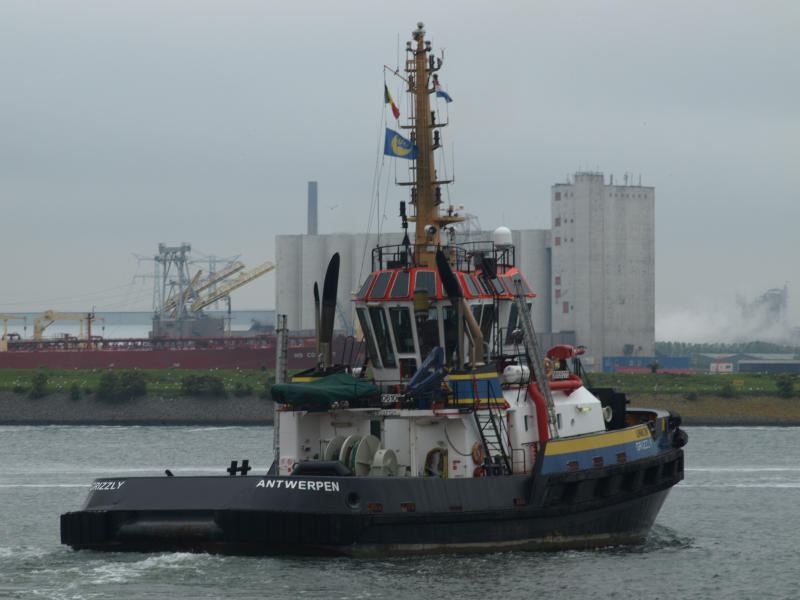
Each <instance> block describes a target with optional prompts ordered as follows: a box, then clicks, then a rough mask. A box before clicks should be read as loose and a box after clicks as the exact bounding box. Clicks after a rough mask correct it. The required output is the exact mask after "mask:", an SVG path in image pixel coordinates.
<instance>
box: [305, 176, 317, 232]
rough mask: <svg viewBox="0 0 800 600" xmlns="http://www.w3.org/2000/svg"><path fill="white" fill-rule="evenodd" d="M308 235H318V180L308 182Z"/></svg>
mask: <svg viewBox="0 0 800 600" xmlns="http://www.w3.org/2000/svg"><path fill="white" fill-rule="evenodd" d="M307 233H308V235H317V182H316V181H309V182H308V232H307Z"/></svg>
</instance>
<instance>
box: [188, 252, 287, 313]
mask: <svg viewBox="0 0 800 600" xmlns="http://www.w3.org/2000/svg"><path fill="white" fill-rule="evenodd" d="M274 268H275V265H274V264H273V263H271V262H269V261H267V262H265V263H262V264H260V265H258V266H257V267H255V268H253V269H250V270H249V271H241V272H240V273H239V274H238V275H237V276H236V278H235V279H231V280H230V281H227V282H225V283H223V284H222V285H220V286H219V287H218V288H217V289H216V290H214V291H212V292H209V293H208V294H205V295H203V296H200V297H198V298H197V299H196V300H195V301H194V303H193V304H192V312H197V311H198V310H200V309H201V308H203V307H204V306H208V305H209V304H212V303H213V302H216V301H217V300H219V299H220V298H224V297H225V296H227V295H228V294H230V293H231V292H232V291H233V290H235V289H237V288H240V287H242V286H243V285H244V284H246V283H250V282H251V281H253V280H254V279H256V278H258V277H261V276H262V275H264V274H265V273H269V272H270V271H272V270H273V269H274Z"/></svg>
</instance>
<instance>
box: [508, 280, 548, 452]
mask: <svg viewBox="0 0 800 600" xmlns="http://www.w3.org/2000/svg"><path fill="white" fill-rule="evenodd" d="M514 304H516V305H517V311H518V312H519V316H520V321H521V322H522V331H523V332H524V334H525V338H524V342H525V354H527V356H528V364H529V365H530V367H531V370H532V371H533V375H534V377H535V379H536V386H537V387H538V388H539V393H540V394H541V395H542V398H544V402H545V406H546V407H547V427H548V431H549V432H550V439H554V438H557V437H558V427H557V425H556V407H555V404H554V403H553V395H552V394H551V393H550V385H549V384H548V383H547V378H546V377H545V374H544V368H543V367H542V351H541V349H540V348H539V341H538V340H537V339H536V332H535V331H534V329H533V321H532V320H531V313H530V311H529V310H528V305H527V303H526V302H525V296H524V294H523V293H522V282H521V281H520V280H519V279H517V280H515V281H514Z"/></svg>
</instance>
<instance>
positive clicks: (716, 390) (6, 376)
mask: <svg viewBox="0 0 800 600" xmlns="http://www.w3.org/2000/svg"><path fill="white" fill-rule="evenodd" d="M115 373H123V372H115ZM129 373H130V372H129ZM133 373H134V374H135V375H136V379H137V380H139V381H144V387H145V389H144V390H142V389H141V385H139V388H138V389H139V392H137V393H131V394H129V393H128V388H126V387H125V385H122V386H120V387H121V389H120V390H118V391H117V393H116V394H114V395H113V396H112V397H114V398H115V399H116V400H118V401H124V400H125V399H126V398H127V397H133V396H137V395H141V394H142V393H146V394H148V395H153V396H161V397H164V398H174V397H178V396H186V395H190V396H191V395H205V396H211V397H226V396H228V397H230V396H261V397H266V395H267V393H268V391H269V387H270V386H271V384H272V382H273V381H274V372H273V371H270V370H266V369H264V370H261V369H256V370H210V371H209V370H206V371H191V370H180V369H164V370H148V371H134V372H133ZM108 374H109V371H106V370H102V369H87V370H51V369H36V370H15V369H0V392H2V391H5V392H13V393H16V394H18V395H24V396H29V397H43V396H47V395H49V394H57V393H63V394H68V395H71V396H72V397H73V398H74V399H77V397H79V395H80V396H88V395H93V394H97V395H98V396H101V395H102V390H103V377H104V376H105V377H106V378H108ZM37 380H38V382H37ZM798 382H800V379H798V378H796V377H793V376H788V375H780V376H778V375H765V374H749V373H748V374H735V375H706V374H671V373H592V374H590V376H589V384H590V385H591V386H593V387H615V388H618V389H620V390H622V391H624V392H626V393H627V395H628V398H629V400H630V403H631V405H635V406H651V407H657V408H664V409H669V410H674V411H676V412H678V413H680V414H681V415H682V416H683V417H684V419H685V421H686V422H689V423H737V422H741V423H782V422H793V423H800V397H798V395H800V393H796V392H795V387H800V386H797V385H796V384H797V383H798ZM135 384H136V381H134V385H135ZM37 386H38V387H37ZM131 389H132V388H131Z"/></svg>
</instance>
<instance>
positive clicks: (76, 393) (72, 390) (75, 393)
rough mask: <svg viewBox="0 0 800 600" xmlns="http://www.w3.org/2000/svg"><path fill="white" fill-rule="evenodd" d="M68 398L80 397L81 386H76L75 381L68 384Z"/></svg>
mask: <svg viewBox="0 0 800 600" xmlns="http://www.w3.org/2000/svg"><path fill="white" fill-rule="evenodd" d="M69 399H70V400H73V401H78V400H80V399H81V388H80V387H78V384H77V383H73V384H72V385H71V386H69Z"/></svg>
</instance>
